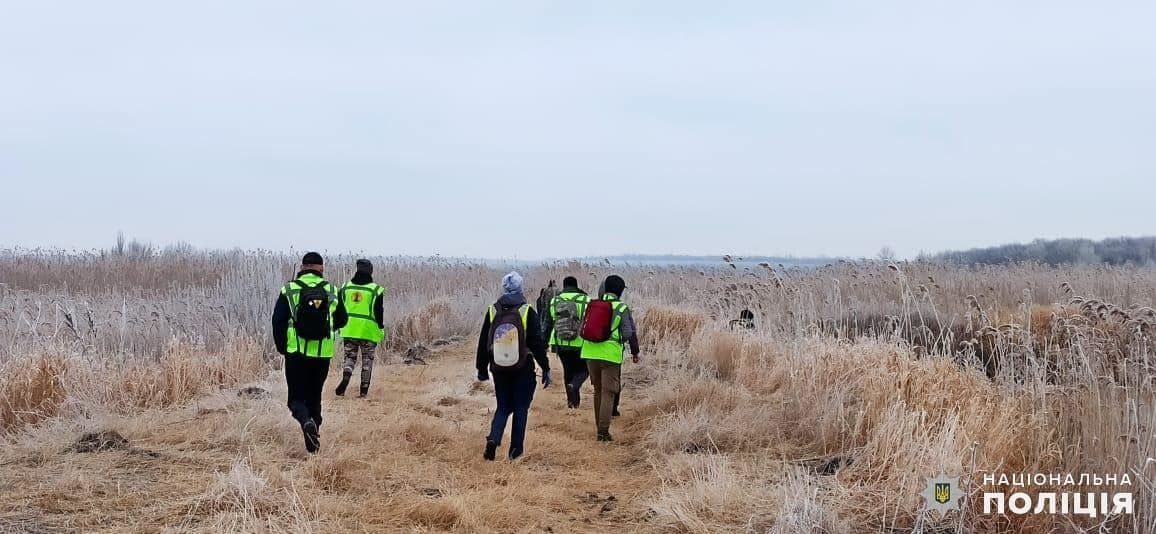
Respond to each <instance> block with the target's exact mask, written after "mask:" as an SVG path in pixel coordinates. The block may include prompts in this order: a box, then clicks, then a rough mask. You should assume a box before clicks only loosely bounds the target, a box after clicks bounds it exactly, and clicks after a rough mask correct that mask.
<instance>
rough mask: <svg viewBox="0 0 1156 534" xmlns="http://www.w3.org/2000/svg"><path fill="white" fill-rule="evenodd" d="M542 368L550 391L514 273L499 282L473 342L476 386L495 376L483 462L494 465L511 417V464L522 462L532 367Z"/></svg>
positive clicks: (534, 322)
mask: <svg viewBox="0 0 1156 534" xmlns="http://www.w3.org/2000/svg"><path fill="white" fill-rule="evenodd" d="M535 361H537V362H538V365H540V366H542V387H543V388H546V387H549V386H550V384H551V382H552V380H551V378H550V361H549V360H548V359H546V343H545V341H544V340H543V339H542V330H541V324H540V322H539V320H538V313H537V311H536V310H534V308H533V307H531V306H530V305H529V304H526V297H525V296H524V295H523V294H522V275H520V274H518V273H517V272H516V271H515V272H511V273H510V274H507V275H506V276H505V277H503V278H502V296H501V298H499V299H498V301H497V302H495V303H494V304H493V305H491V306H490V307H489V309H488V310H486V315H485V317H484V319H483V321H482V331H481V334H480V335H479V336H478V351H477V359H476V364H477V370H478V380H480V381H483V382H484V381H486V380H489V379H490V374H491V373H492V374H493V376H494V396H495V397H496V398H497V409H496V410H495V411H494V419H493V421H492V422H491V424H490V435H489V436H488V437H487V438H486V449H485V452H484V453H483V455H482V457H483V458H485V459H486V460H489V461H493V460H494V459H495V457H496V456H497V450H498V446H499V445H501V443H502V435H503V434H504V433H505V432H506V423H507V421H508V420H509V419H510V417H511V416H513V418H514V426H513V428H512V429H511V430H510V450H509V458H510V460H516V459H518V457H520V456H522V454H523V452H524V449H525V438H526V424H527V422H528V418H529V412H530V403H531V402H533V400H534V389H535V387H536V383H535V378H536V375H535V373H534V362H535Z"/></svg>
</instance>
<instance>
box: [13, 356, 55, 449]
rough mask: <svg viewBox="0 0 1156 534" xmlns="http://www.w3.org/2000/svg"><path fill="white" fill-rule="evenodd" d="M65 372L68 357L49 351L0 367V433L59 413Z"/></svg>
mask: <svg viewBox="0 0 1156 534" xmlns="http://www.w3.org/2000/svg"><path fill="white" fill-rule="evenodd" d="M67 373H68V362H67V360H65V359H64V358H61V357H59V356H55V355H49V354H39V355H36V356H33V357H32V361H31V363H24V362H19V363H17V362H10V363H9V364H8V365H5V366H0V435H4V434H6V433H8V432H13V431H15V430H18V429H20V428H22V427H24V426H26V425H31V424H36V423H38V422H40V421H42V420H44V419H47V418H50V417H55V416H56V415H58V414H59V413H60V408H61V406H62V405H63V404H64V401H65V399H66V398H67V392H66V391H65V389H64V384H63V378H64V377H65V376H66V375H67Z"/></svg>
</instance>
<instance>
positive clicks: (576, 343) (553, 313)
mask: <svg viewBox="0 0 1156 534" xmlns="http://www.w3.org/2000/svg"><path fill="white" fill-rule="evenodd" d="M564 300H569V301H574V302H576V303H577V306H578V324H579V325H581V324H582V319H584V318H585V317H586V306H588V305H589V304H590V297H589V296H588V295H586V294H584V293H575V292H572V291H571V292H566V291H563V292H562V293H561V294H559V295H558V296H556V297H554V298H552V299H550V323H551V324H556V323H555V321H557V320H558V302H560V301H564ZM579 329H581V326H579ZM582 343H583V339H582V336H578V337H576V338H574V339H571V340H570V341H566V340H562V339H558V336H557V335H556V333H555V329H554V328H551V329H550V346H552V347H570V348H578V347H581V346H582Z"/></svg>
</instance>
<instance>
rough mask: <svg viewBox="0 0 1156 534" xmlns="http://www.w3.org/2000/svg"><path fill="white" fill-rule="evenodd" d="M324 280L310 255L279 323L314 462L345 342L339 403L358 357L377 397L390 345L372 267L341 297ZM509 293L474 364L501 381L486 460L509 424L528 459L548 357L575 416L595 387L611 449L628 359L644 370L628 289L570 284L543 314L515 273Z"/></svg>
mask: <svg viewBox="0 0 1156 534" xmlns="http://www.w3.org/2000/svg"><path fill="white" fill-rule="evenodd" d="M324 272H325V265H324V259H323V258H322V257H321V255H320V254H318V253H316V252H310V253H308V254H305V256H304V257H303V258H302V261H301V269H300V271H299V272H298V273H297V275H296V276H295V277H294V279H293V280H290V281H289V282H288V283H286V284H285V286H284V287H282V288H281V292H280V295H278V297H277V302H276V304H275V306H274V309H273V321H272V322H273V340H274V343H275V345H276V348H277V351H278V352H279V353H281V354H282V355H284V357H285V380H286V383H287V386H288V403H287V404H288V407H289V411H290V412H291V413H292V415H293V418H294V419H295V420H296V421H297V422H298V423H299V424H300V426H301V432H302V435H303V436H304V440H305V449H306V450H307V451H308V452H310V453H314V452H317V450H318V449H319V448H320V446H321V423H322V416H321V397H322V391H323V389H324V387H325V380H326V378H327V376H328V373H329V366H330V360H331V359H332V357H333V355H334V351H335V346H336V340H337V338H338V337H341V338H342V340H343V342H344V348H345V362H344V365H343V367H342V378H341V383H340V384H338V386H337V389H336V391H335V393H336V394H337V395H344V394H345V392H346V388H347V387H348V386H349V382H350V380H351V378H352V375H353V372H354V370H355V368H356V366H357V362H358V358H359V356H360V359H361V363H362V367H361V383H360V396H361V397H366V396H367V395H368V393H369V386H370V380H371V378H372V373H373V361H374V352H375V351H376V349H377V345H378V344H380V343H381V342H382V341H383V340H384V338H385V322H384V319H383V304H382V300H383V299H384V296H385V289H384V288H383V287H382V286H380V285H378V284H376V283H375V282H374V281H373V264H372V263H371V262H370V261H369V260H364V259H361V260H357V263H356V274H354V276H353V278H352V279H351V280H350V281H349V282H347V283H345V284H344V285H342V286H341V287H340V288H336V287H334V286H333V285H332V284H330V283H329V282H328V281H327V280H326V279H325V277H324ZM501 288H502V295H501V296H500V297H499V298H498V299H497V300H496V301H495V302H494V304H492V305H491V306H489V307H488V308H487V310H486V313H485V315H484V317H483V320H482V327H481V332H480V334H479V336H478V347H477V355H476V356H477V357H476V362H475V363H476V368H477V378H478V380H480V381H488V380H490V379H491V378H493V381H494V395H495V398H496V400H497V406H496V409H495V410H494V418H493V420H492V422H491V424H490V433H489V435H488V436H487V437H486V445H485V452H484V453H483V458H485V459H486V460H494V459H496V457H497V450H498V447H499V446H500V444H501V442H502V437H503V435H504V434H505V431H506V426H507V424H508V423H509V421H510V419H511V418H513V426H512V429H511V432H510V447H509V451H508V456H509V458H510V459H511V460H514V459H517V458H518V457H520V456H522V454H523V453H524V447H525V436H526V426H527V423H528V418H529V410H530V405H531V403H532V402H533V400H534V392H535V390H536V389H537V384H538V382H539V380H538V374H537V372H536V371H537V368H538V367H540V368H541V370H542V373H541V384H542V387H543V388H546V387H549V386H550V385H552V384H553V377H552V376H551V374H550V360H549V359H548V357H547V350H550V351H553V352H554V353H555V354H557V356H558V359H559V361H561V363H562V369H563V380H564V382H565V385H564V387H565V390H566V404H567V407H569V408H572V409H576V408H578V407H579V406H580V404H581V393H580V392H581V389H582V386H583V384H584V383H585V382H586V380H587V379H588V378H589V380H590V382H591V384H592V385H593V386H594V399H593V404H594V420H595V430H596V437H597V439H598V440H599V441H607V442H608V441H613V438H612V437H611V435H610V423H611V418H612V417H613V416H616V415H618V400H619V395H620V393H621V391H622V364H623V361H624V357H623V354H624V352H625V351H626V350H629V351H630V354H631V357H632V359H633V361H634V363H638V361H639V358H638V354H639V347H638V335H637V329H636V327H635V323H634V317H633V315H632V314H631V311H630V307H629V306H627V305H626V303H624V302H622V295H623V293H624V292H625V291H626V282H625V281H624V280H623V279H622V277H620V276H617V275H611V276H608V277H606V279H605V280H604V281H603V283H602V287H601V288H599V291H598V293H597V298H593V299H592V298H590V296H589V295H587V294H586V292H585V291H583V290H582V289H581V288H579V287H578V281H577V279H576V278H574V277H572V276H568V277H566V278H565V279H564V280H563V282H562V289H561V291H560V292H559V293H558V294H557V295H551V296H550V298H548V299H544V300H543V301H542V302H541V303H540V304H539V306H538V307H539V308H544V309H535V308H534V307H533V306H531V305H529V304H528V303H527V302H526V297H525V295H524V291H523V289H524V288H523V279H522V276H521V275H520V274H519V273H517V272H516V271H515V272H511V273H509V274H507V275H506V276H504V277H503V278H502V283H501Z"/></svg>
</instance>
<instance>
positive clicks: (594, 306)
mask: <svg viewBox="0 0 1156 534" xmlns="http://www.w3.org/2000/svg"><path fill="white" fill-rule="evenodd" d="M612 326H614V303H613V302H611V301H609V300H602V299H598V300H592V301H590V305H589V306H587V307H586V318H585V319H583V320H582V332H581V334H579V335H581V336H582V339H585V340H586V341H589V342H591V343H603V342H606V341H609V340H610V334H611V331H610V329H611V327H612Z"/></svg>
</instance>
